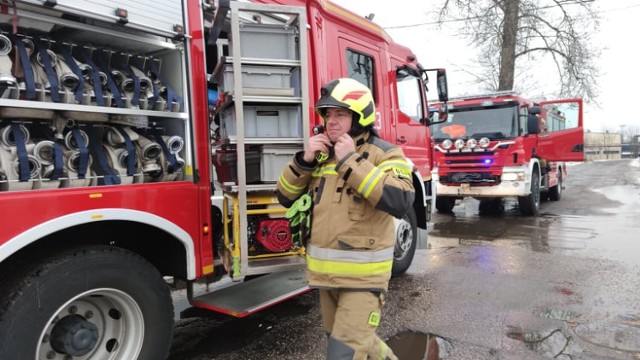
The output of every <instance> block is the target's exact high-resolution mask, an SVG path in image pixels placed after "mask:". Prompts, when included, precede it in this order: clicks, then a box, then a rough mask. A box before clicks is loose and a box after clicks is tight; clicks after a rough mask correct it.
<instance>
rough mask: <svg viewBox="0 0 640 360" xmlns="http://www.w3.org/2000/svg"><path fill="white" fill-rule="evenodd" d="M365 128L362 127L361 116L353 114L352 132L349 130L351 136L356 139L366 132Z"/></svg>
mask: <svg viewBox="0 0 640 360" xmlns="http://www.w3.org/2000/svg"><path fill="white" fill-rule="evenodd" d="M365 129H366V128H365V127H364V126H362V125H360V115H358V114H356V113H355V112H354V113H353V119H352V120H351V130H349V136H351V137H356V136H358V135H360V134H362V133H363V132H364V131H365Z"/></svg>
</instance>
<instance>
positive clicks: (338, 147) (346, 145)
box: [333, 134, 356, 161]
mask: <svg viewBox="0 0 640 360" xmlns="http://www.w3.org/2000/svg"><path fill="white" fill-rule="evenodd" d="M333 149H334V150H335V154H336V159H338V161H340V160H342V158H344V157H345V156H347V155H349V154H351V153H353V152H355V151H356V146H355V145H354V144H353V139H352V138H351V136H349V134H342V136H340V137H339V138H338V141H336V144H335V145H334V146H333Z"/></svg>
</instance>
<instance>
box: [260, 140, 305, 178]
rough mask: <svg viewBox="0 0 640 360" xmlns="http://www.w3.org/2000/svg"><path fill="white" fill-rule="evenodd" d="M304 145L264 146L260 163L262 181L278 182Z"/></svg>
mask: <svg viewBox="0 0 640 360" xmlns="http://www.w3.org/2000/svg"><path fill="white" fill-rule="evenodd" d="M298 151H302V145H264V146H263V147H262V154H261V163H260V180H262V181H264V182H276V181H278V178H279V177H280V173H281V172H282V169H284V167H285V166H286V165H287V163H288V162H289V160H291V159H292V158H293V155H295V154H296V153H297V152H298Z"/></svg>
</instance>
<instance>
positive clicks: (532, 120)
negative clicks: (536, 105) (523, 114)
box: [527, 114, 540, 134]
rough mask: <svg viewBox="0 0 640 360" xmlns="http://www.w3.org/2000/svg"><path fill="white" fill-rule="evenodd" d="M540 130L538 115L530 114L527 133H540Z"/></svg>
mask: <svg viewBox="0 0 640 360" xmlns="http://www.w3.org/2000/svg"><path fill="white" fill-rule="evenodd" d="M539 132H540V123H539V120H538V117H537V116H535V115H533V114H529V116H528V117H527V133H529V134H538V133H539Z"/></svg>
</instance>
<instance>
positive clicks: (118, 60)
mask: <svg viewBox="0 0 640 360" xmlns="http://www.w3.org/2000/svg"><path fill="white" fill-rule="evenodd" d="M111 62H112V63H113V64H114V65H115V66H116V67H117V68H119V69H122V70H124V71H125V72H126V73H127V75H129V77H130V78H131V79H132V80H133V98H132V99H131V104H132V105H136V106H137V105H139V104H140V79H139V78H138V77H137V76H136V75H135V74H134V73H133V70H131V67H130V66H129V64H128V63H127V61H126V60H125V59H124V57H123V56H122V55H121V54H113V56H112V57H111Z"/></svg>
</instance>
